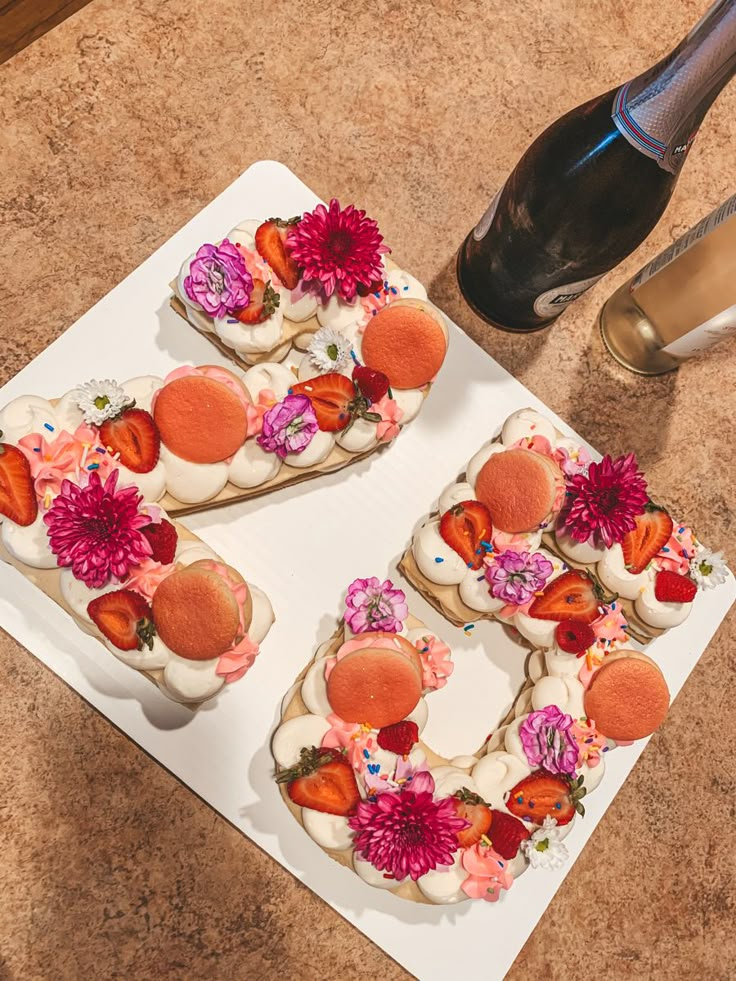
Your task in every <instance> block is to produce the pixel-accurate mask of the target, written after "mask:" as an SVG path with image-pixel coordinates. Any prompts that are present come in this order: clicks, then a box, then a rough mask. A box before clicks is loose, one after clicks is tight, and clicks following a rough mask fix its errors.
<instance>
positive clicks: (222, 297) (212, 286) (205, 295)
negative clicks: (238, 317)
mask: <svg viewBox="0 0 736 981" xmlns="http://www.w3.org/2000/svg"><path fill="white" fill-rule="evenodd" d="M184 292H185V293H186V294H187V296H188V297H189V299H190V300H192V301H193V302H194V303H197V304H199V306H200V307H202V309H203V310H204V311H205V313H208V314H209V315H210V316H211V317H224V316H226V315H227V314H228V313H233V312H234V311H235V310H242V309H243V307H247V306H248V303H249V302H250V295H251V293H252V292H253V277H252V276H251V274H250V273H249V272H248V270H247V269H246V268H245V262H244V260H243V257H242V255H241V254H240V252H238V250H237V249H236V247H235V246H234V245H233V243H232V242H230V241H228V240H227V239H226V238H225V239H223V240H222V242H221V243H220V245H219V246H217V245H203V246H201V248H200V249H199V251H198V252H197V254H196V255H195V257H194V258H193V259H192V262H191V264H190V266H189V275H188V276H187V277H186V279H185V280H184Z"/></svg>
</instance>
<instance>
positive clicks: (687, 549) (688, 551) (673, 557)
mask: <svg viewBox="0 0 736 981" xmlns="http://www.w3.org/2000/svg"><path fill="white" fill-rule="evenodd" d="M694 555H695V541H694V539H693V531H692V528H688V527H687V525H675V526H674V528H673V529H672V534H671V535H670V538H669V541H668V542H667V544H666V545H664V546H663V547H662V548H661V549H660V551H659V553H658V554H657V555H655V556H654V558H653V559H652V562H653V564H654V567H655V568H656V569H657V570H659V571H663V572H676V573H677V575H678V576H686V575H687V574H688V573H689V571H690V560H691V559H692V557H693V556H694Z"/></svg>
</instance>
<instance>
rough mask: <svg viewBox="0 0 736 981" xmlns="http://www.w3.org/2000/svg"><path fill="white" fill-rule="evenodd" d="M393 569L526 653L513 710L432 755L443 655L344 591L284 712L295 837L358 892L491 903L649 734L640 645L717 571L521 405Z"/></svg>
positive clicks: (279, 750) (652, 709)
mask: <svg viewBox="0 0 736 981" xmlns="http://www.w3.org/2000/svg"><path fill="white" fill-rule="evenodd" d="M400 569H401V571H402V572H403V573H404V575H405V576H406V577H407V579H408V580H409V581H410V582H411V583H412V584H413V585H414V586H415V587H416V588H417V589H418V590H419V591H420V592H421V593H422V595H423V596H424V597H425V598H426V599H427V600H428V601H429V602H430V603H431V604H432V605H433V606H434V607H435V608H436V609H437V610H438V611H440V612H441V613H442V614H443V615H444V616H445V617H446V618H447V620H448V621H450V623H452V624H454V625H456V626H465V628H466V629H469V627H470V625H472V622H473V621H475V620H479V619H482V618H487V619H493V620H498V621H500V622H501V623H503V624H505V625H507V627H510V628H511V629H512V630H514V631H515V632H516V633H517V635H518V636H519V637H520V638H521V640H522V641H523V642H524V644H525V645H526V646H527V649H528V650H529V651H530V652H531V653H530V654H529V657H528V661H527V664H526V681H525V684H524V685H523V687H522V689H521V691H520V693H519V695H518V697H517V699H516V703H515V705H514V707H513V708H512V710H511V712H510V713H509V715H508V717H507V718H506V719H505V720H503V722H502V724H501V725H500V726H499V727H498V728H497V729H496V730H495V731H494V732H492V733H491V734H490V735H489V737H488V738H487V740H486V741H485V743H484V744H483V745H482V746H480V747H473V746H469V747H467V752H466V753H464V754H462V755H459V756H456V757H454V758H453V759H446V758H443V757H442V756H440V755H439V754H438V753H436V752H435V751H434V750H433V748H432V747H431V746H430V745H428V744H427V743H426V742H425V741H424V738H423V732H424V728H425V726H426V723H427V719H428V713H429V711H430V707H431V705H432V704H434V700H435V699H438V698H440V697H441V694H439V692H440V690H441V689H442V688H443V687H445V686H446V685H447V684H452V677H451V676H452V673H453V663H452V655H451V651H450V648H449V647H448V645H447V643H446V642H445V640H443V639H441V638H440V637H439V636H437V634H435V633H434V632H433V631H431V630H429V629H428V628H427V627H426V626H425V625H424V624H423V623H421V622H420V621H418V620H417V619H416V618H414V617H413V616H412V615H411V614H410V612H409V609H408V605H407V603H406V596H405V594H404V593H403V591H401V590H400V589H398V588H397V587H396V586H395V585H394V583H392V582H390V581H389V580H386V581H384V582H380V581H379V580H378V579H377V578H372V579H359V580H356V581H355V582H354V583H352V584H351V585H350V587H349V588H348V592H347V598H346V606H345V614H344V617H343V619H342V621H341V622H340V623H339V624H338V626H337V629H336V631H335V633H334V634H333V635H332V637H331V638H329V639H328V640H327V641H325V643H323V644H322V645H321V646H320V647H319V648H318V649H317V652H316V653H315V655H314V657H313V659H312V660H311V661H310V662H309V664H308V665H307V667H306V668H305V669H304V671H303V672H302V674H301V675H300V676H299V678H298V679H297V682H296V684H295V685H294V687H293V688H292V689H290V691H289V692H288V693H287V695H286V697H285V699H284V703H283V706H282V717H281V721H280V724H279V726H278V728H277V729H276V732H275V734H274V737H273V741H272V753H273V756H274V760H275V763H276V779H277V781H278V782H279V784H280V786H281V788H282V795H283V798H284V801H285V802H286V804H287V805H288V807H289V808H290V810H291V812H292V814H293V815H294V817H295V818H296V819H297V820H298V821H299V823H300V824H301V825H302V827H303V828H304V830H305V831H306V833H307V834H308V835H309V836H310V837H311V838H312V839H313V840H314V841H315V842H316V843H317V844H318V845H319V846H320V847H321V848H323V849H324V851H325V852H327V854H328V855H330V857H332V858H333V859H335V860H336V861H338V862H340V863H341V864H342V865H344V866H346V867H347V868H348V869H350V870H351V871H352V872H353V873H354V874H356V875H357V876H358V877H359V878H360V879H362V880H363V881H364V882H365V883H366V884H367V885H369V886H372V887H373V888H376V889H382V890H389V891H391V892H393V893H394V894H395V895H397V896H398V897H400V898H402V899H406V900H410V901H414V902H420V903H432V904H438V905H447V904H456V903H462V902H466V901H468V900H484V901H486V902H496V901H498V900H499V899H501V900H502V901H503V899H504V897H505V894H506V893H507V892H508V891H509V890H510V889H511V888H512V886H513V883H514V880H515V879H516V878H517V877H518V876H519V875H521V874H523V873H524V872H525V871H526V870H527V869H528V868H531V869H533V870H544V869H555V868H558V867H559V866H561V865H562V864H564V863H565V862H566V861H567V858H568V850H567V847H566V845H565V838H566V836H567V835H568V834H569V832H570V830H571V829H572V827H573V826H574V824H575V822H576V821H579V820H581V819H584V814H585V805H584V798H585V797H586V795H587V794H590V793H592V792H593V791H595V790H596V789H597V787H598V786H599V785H600V783H601V781H602V780H604V779H605V771H606V762H605V761H606V754H607V753H609V752H610V751H611V750H612V749H614V748H615V747H616V746H619V745H627V744H629V743H631V742H632V741H634V740H638V739H642V738H645V737H647V736H649V735H650V734H651V733H652V732H654V730H655V729H656V728H657V727H658V726H659V725H660V724H661V723H662V721H663V720H664V718H665V715H666V713H667V710H668V707H669V691H668V688H667V684H666V682H665V680H664V677H663V675H662V672H661V670H660V668H659V667H658V665H657V663H656V662H655V661H654V660H653V659H652V658H650V657H648V656H647V655H646V654H645V653H643V651H642V650H641V647H642V645H643V644H645V643H647V642H648V641H650V640H651V639H653V638H654V637H655V636H658V635H659V634H661V633H662V631H664V630H667V629H675V630H676V628H677V626H678V625H679V624H681V623H682V622H683V620H684V619H685V618H686V617H687V616H688V614H689V612H690V610H691V608H692V604H693V601H694V600H695V598H696V593H697V591H698V589H708V588H711V587H715V586H717V585H719V584H720V583H722V582H723V581H724V580H725V578H726V577H727V576H728V575H729V573H728V570H727V569H726V566H725V564H724V562H723V558H722V556H721V555H720V553H718V554H714V553H713V552H711V551H709V550H708V549H706V548H705V547H704V546H703V545H702V544H700V543H699V542H698V540H697V539H696V537H695V536H694V534H693V533H692V531H691V530H690V529H689V528H687V526H685V525H683V524H680V523H677V522H675V521H673V520H672V518H671V517H670V515H669V514H668V513H667V511H666V510H665V509H664V508H662V507H661V506H659V505H657V504H655V503H654V502H653V501H652V500H651V498H650V496H649V493H648V491H647V485H646V481H645V479H644V476H643V474H642V473H641V472H640V471H639V468H638V466H637V463H636V459H635V458H634V457H633V455H629V456H624V457H621V458H619V459H618V460H612V459H611V458H610V457H604V458H603V460H601V461H600V462H594V461H593V460H592V458H591V456H590V455H589V454H588V453H587V451H586V450H585V449H584V447H582V446H581V444H579V443H578V442H577V441H575V440H573V439H570V438H569V437H566V436H563V435H562V434H561V433H560V432H558V431H557V430H556V429H555V427H554V426H553V425H552V423H551V422H550V421H549V420H548V419H546V418H545V417H544V416H542V415H541V414H540V413H538V412H536V411H534V410H532V409H522V410H520V411H518V412H515V413H514V414H513V415H511V416H510V417H509V418H508V419H507V420H506V422H505V423H504V425H503V427H502V430H501V433H500V435H499V436H498V437H497V438H496V439H494V440H491V441H490V442H488V443H487V444H486V445H485V446H483V447H482V448H481V449H480V450H479V451H478V453H477V454H476V455H475V456H474V457H473V458H472V459H471V460H470V461H469V463H468V466H467V468H466V472H465V474H464V475H463V476H462V477H461V478H460V479H459V480H458V481H455V482H453V483H452V484H451V485H450V486H449V487H448V488H446V489H445V490H444V491H443V492H442V494H441V495H440V498H439V503H438V508H437V511H436V513H435V514H433V515H431V516H430V517H429V518H428V519H427V520H426V521H425V522H424V523H423V524H422V525H421V527H420V528H419V529H418V531H417V532H416V533H415V535H414V537H413V541H412V544H411V547H410V549H409V550H408V551H407V553H406V554H405V555H404V557H403V559H402V562H401V563H400ZM617 594H618V595H617ZM520 656H523V657H526V655H525V654H524V653H520Z"/></svg>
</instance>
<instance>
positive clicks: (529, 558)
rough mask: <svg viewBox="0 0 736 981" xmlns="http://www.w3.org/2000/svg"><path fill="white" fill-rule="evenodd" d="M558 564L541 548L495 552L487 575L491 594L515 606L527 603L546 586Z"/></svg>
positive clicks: (487, 567) (486, 572) (487, 569)
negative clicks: (547, 556) (551, 560)
mask: <svg viewBox="0 0 736 981" xmlns="http://www.w3.org/2000/svg"><path fill="white" fill-rule="evenodd" d="M553 572H554V566H553V565H552V563H551V562H550V561H549V559H546V558H545V557H544V556H543V555H542V554H541V552H535V553H534V554H533V555H532V554H531V553H530V552H514V551H511V550H510V549H509V550H508V551H506V552H501V554H500V555H495V554H494V555H493V557H492V561H490V562H489V563H488V564H487V565H486V571H485V576H486V580H487V582H488V585H489V592H490V593H491V596H495V597H496V599H501V600H503V601H504V603H508V604H510V605H512V606H524V605H525V604H527V603H529V602H530V601H531V600H532V599H533V598H534V594H535V593H537V592H539V590H540V589H543V588H544V585H545V583H546V582H547V580H548V579H549V577H550V576H551V575H552V573H553Z"/></svg>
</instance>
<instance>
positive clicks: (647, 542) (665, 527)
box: [621, 508, 672, 576]
mask: <svg viewBox="0 0 736 981" xmlns="http://www.w3.org/2000/svg"><path fill="white" fill-rule="evenodd" d="M634 520H635V521H636V528H634V529H633V531H629V532H627V533H626V535H625V536H624V539H623V541H622V542H621V548H622V549H623V553H624V562H625V563H626V568H627V569H628V571H629V572H630V573H631V574H632V575H634V576H636V575H638V574H639V573H640V572H643V571H644V570H645V569H646V567H647V566H648V565H649V563H650V562H651V561H652V559H653V558H654V556H655V555H656V554H657V553H658V552H659V551H660V550H661V549H662V548H663V547H664V546H665V545H666V544H667V542H668V541H669V540H670V535H671V534H672V518H671V517H670V516H669V515H668V514H667V512H666V511H663V510H662V509H661V508H652V510H647V511H645V512H644V514H638V515H637V516H636V518H635V519H634Z"/></svg>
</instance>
